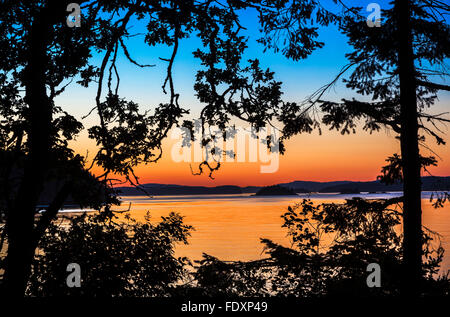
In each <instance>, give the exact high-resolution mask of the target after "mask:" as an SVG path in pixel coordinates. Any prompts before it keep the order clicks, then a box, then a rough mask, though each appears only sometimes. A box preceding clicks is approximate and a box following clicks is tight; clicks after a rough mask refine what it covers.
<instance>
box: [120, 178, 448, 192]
mask: <svg viewBox="0 0 450 317" xmlns="http://www.w3.org/2000/svg"><path fill="white" fill-rule="evenodd" d="M422 184H423V185H422V189H423V190H424V191H444V190H450V177H431V176H428V177H422ZM278 185H279V186H281V187H284V188H286V189H288V190H290V191H292V192H295V193H309V192H320V193H359V192H390V191H401V190H402V184H401V183H397V184H393V185H385V184H383V183H381V182H380V181H371V182H352V181H334V182H309V181H294V182H290V183H282V184H278ZM141 187H142V188H143V189H145V190H146V191H147V192H148V193H149V194H150V195H155V196H157V195H221V194H243V193H256V192H258V191H259V190H260V189H261V188H262V187H261V186H247V187H239V186H234V185H226V186H216V187H206V186H183V185H173V184H143V185H141ZM116 189H118V190H119V191H120V195H121V196H140V195H145V193H144V192H143V191H141V190H139V189H136V188H134V187H119V188H116Z"/></svg>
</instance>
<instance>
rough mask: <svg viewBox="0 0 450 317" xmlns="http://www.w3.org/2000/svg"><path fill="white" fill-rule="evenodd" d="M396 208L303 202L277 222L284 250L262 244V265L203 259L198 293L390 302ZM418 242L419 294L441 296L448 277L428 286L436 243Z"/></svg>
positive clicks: (395, 268) (391, 203)
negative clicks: (373, 268)
mask: <svg viewBox="0 0 450 317" xmlns="http://www.w3.org/2000/svg"><path fill="white" fill-rule="evenodd" d="M398 202H399V200H397V199H393V200H370V201H369V200H364V199H360V198H354V199H350V200H347V201H346V202H345V203H343V204H336V203H325V204H321V205H314V204H313V203H312V202H311V201H310V200H303V201H302V202H301V203H298V204H296V205H294V206H292V207H289V208H288V211H287V212H286V213H284V214H283V215H282V218H283V219H284V224H283V227H285V228H287V230H288V236H289V237H290V240H291V246H290V247H285V246H282V245H279V244H277V243H274V242H273V241H271V240H268V239H262V240H261V241H262V243H263V244H264V245H265V248H266V253H267V254H268V255H269V258H267V259H264V260H260V261H253V262H236V263H230V262H222V261H220V260H218V259H216V258H213V257H211V256H209V255H205V256H204V259H203V260H202V261H200V263H199V264H200V266H199V268H198V271H197V273H196V277H197V280H198V283H199V284H198V285H199V287H200V288H201V289H203V290H204V291H205V293H206V294H208V292H211V290H213V289H214V291H215V293H213V294H221V295H238V296H243V295H245V296H260V295H272V296H299V297H316V296H344V295H349V296H396V295H398V294H399V288H400V283H401V279H400V278H401V271H402V239H403V237H402V234H401V233H399V231H400V230H399V229H400V228H399V225H400V224H401V218H402V214H401V211H400V208H399V207H398V206H397V207H396V205H397V204H398ZM423 241H424V244H423V257H424V261H425V262H424V265H423V274H422V277H423V279H422V283H423V285H424V287H423V290H424V294H428V295H430V294H434V295H435V294H441V295H443V294H448V293H449V291H450V280H449V279H448V277H447V276H448V275H443V276H440V277H438V278H436V274H437V272H438V270H439V263H440V262H441V260H442V257H443V252H444V250H443V248H442V247H441V245H440V242H439V237H438V236H437V235H436V234H434V233H432V232H430V231H427V230H424V231H423ZM369 263H377V264H379V265H380V267H381V278H382V281H381V288H369V287H367V284H366V278H367V276H368V273H367V271H366V268H367V265H368V264H369ZM216 285H217V288H214V286H216Z"/></svg>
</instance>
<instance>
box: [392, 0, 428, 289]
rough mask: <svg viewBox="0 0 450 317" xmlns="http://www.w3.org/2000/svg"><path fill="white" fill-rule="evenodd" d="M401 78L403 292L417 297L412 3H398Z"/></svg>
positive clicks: (417, 177) (419, 267)
mask: <svg viewBox="0 0 450 317" xmlns="http://www.w3.org/2000/svg"><path fill="white" fill-rule="evenodd" d="M395 7H396V15H397V19H398V20H397V21H398V36H399V51H398V71H399V78H400V120H401V135H400V142H401V156H402V168H403V179H404V180H403V232H404V241H403V262H404V276H403V292H404V294H406V295H409V296H411V295H413V296H417V295H418V294H419V291H420V282H421V276H422V210H421V179H420V170H421V166H420V156H419V143H418V122H417V119H418V112H417V98H416V81H415V67H414V53H413V46H412V32H411V14H412V13H411V6H410V1H409V0H397V1H396V4H395Z"/></svg>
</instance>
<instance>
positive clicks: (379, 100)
mask: <svg viewBox="0 0 450 317" xmlns="http://www.w3.org/2000/svg"><path fill="white" fill-rule="evenodd" d="M339 2H340V3H341V4H343V5H344V6H345V4H344V1H339ZM361 9H362V8H359V7H351V8H349V7H346V6H345V13H344V14H343V17H342V19H341V20H340V29H341V30H342V32H343V33H344V34H345V35H347V37H348V39H349V43H350V44H351V45H352V46H353V47H354V49H355V50H354V51H353V52H352V53H349V54H347V58H348V59H349V64H348V65H347V66H345V67H344V68H343V71H342V72H341V73H340V74H339V76H338V78H339V77H340V76H343V75H344V73H345V72H346V71H348V70H350V69H352V72H351V75H350V76H349V77H348V78H347V79H345V80H344V82H345V83H346V85H347V87H349V88H351V89H354V90H355V91H356V92H357V93H358V94H361V95H369V96H371V97H372V100H373V102H363V101H358V100H355V99H353V100H345V99H344V100H343V101H342V103H336V102H322V101H321V100H320V97H321V96H322V94H323V92H324V91H326V90H327V89H328V88H329V87H331V85H332V84H334V83H335V81H336V80H337V79H338V78H336V80H335V81H333V83H332V84H330V85H327V86H325V87H324V88H323V89H321V90H320V91H319V92H318V94H319V95H318V98H316V99H315V100H313V101H312V103H313V104H314V103H315V102H316V101H319V103H321V106H320V107H321V109H322V110H323V111H324V112H325V115H324V117H323V122H324V123H326V124H328V125H330V127H331V128H332V129H337V130H340V131H341V133H343V134H344V133H349V132H350V131H352V130H353V131H354V129H355V127H356V121H357V120H358V119H361V118H364V119H365V120H366V121H365V124H364V129H365V130H369V131H374V130H379V129H380V128H381V126H386V127H388V128H392V130H393V131H394V132H396V133H398V135H399V140H400V149H401V155H400V156H398V155H394V156H393V157H390V158H389V159H388V161H389V165H388V166H386V167H385V168H383V176H382V177H381V179H382V180H383V181H386V182H393V181H396V180H402V181H403V231H404V235H405V238H404V244H403V259H404V264H405V267H404V274H403V275H404V291H405V293H409V294H418V292H419V289H418V287H419V285H420V277H421V276H422V272H421V270H422V267H421V263H422V250H421V245H422V225H421V224H422V222H421V214H422V213H421V180H420V177H421V168H422V167H423V168H426V167H427V166H429V165H435V164H436V160H435V158H434V157H422V156H421V155H420V154H419V144H422V145H424V146H426V145H425V144H426V143H425V135H429V136H431V137H432V138H434V139H435V140H436V142H437V144H444V143H445V142H444V140H443V138H442V136H441V135H440V132H441V131H440V129H439V126H438V125H437V124H438V123H446V122H448V121H449V120H448V119H446V118H445V116H442V115H433V114H429V113H427V109H428V108H429V107H430V106H432V105H433V104H434V102H435V99H436V98H437V95H436V93H437V91H438V90H440V89H444V90H449V89H450V87H448V86H446V85H442V84H437V83H434V82H432V81H431V78H432V77H433V76H441V77H444V78H445V77H447V78H448V76H449V73H448V71H447V67H446V65H445V62H446V59H447V58H448V57H449V56H450V45H449V44H450V43H449V38H450V36H449V35H450V28H449V26H448V24H447V20H446V17H447V16H448V14H449V12H450V7H449V6H448V5H447V4H445V3H443V2H441V1H434V0H424V1H421V0H417V1H416V0H414V1H400V0H399V1H393V2H391V7H390V8H389V9H385V10H382V20H381V26H380V27H368V25H367V23H366V17H365V16H363V15H362V14H361ZM316 97H317V96H316Z"/></svg>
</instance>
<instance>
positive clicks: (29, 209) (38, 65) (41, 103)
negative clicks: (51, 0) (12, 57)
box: [4, 8, 52, 297]
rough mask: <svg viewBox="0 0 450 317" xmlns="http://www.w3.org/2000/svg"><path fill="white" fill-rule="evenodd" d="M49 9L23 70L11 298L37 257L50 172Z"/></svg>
mask: <svg viewBox="0 0 450 317" xmlns="http://www.w3.org/2000/svg"><path fill="white" fill-rule="evenodd" d="M47 13H48V12H47V8H44V9H43V10H42V11H41V13H40V14H38V16H37V17H36V18H35V20H34V22H33V24H32V26H31V29H30V33H29V35H28V43H27V44H28V45H29V53H28V56H27V59H28V64H27V66H26V68H25V70H24V84H25V91H26V93H25V101H26V103H27V104H28V107H29V111H30V112H29V117H28V120H29V123H30V127H29V130H28V131H27V132H28V142H29V143H28V144H29V153H28V156H27V159H26V163H25V168H24V176H23V180H22V182H21V185H20V188H19V191H18V193H17V196H16V199H15V201H14V205H13V207H12V210H9V211H8V215H7V216H8V218H7V232H8V255H7V258H6V268H5V276H4V278H5V279H4V281H5V290H6V295H7V296H10V297H21V296H23V295H24V292H25V288H26V283H27V281H28V277H29V274H30V270H31V262H32V260H33V256H34V248H33V227H34V216H35V213H36V205H37V201H38V199H39V195H40V192H41V190H42V187H43V183H44V177H45V174H46V171H47V169H48V163H47V162H48V160H49V152H50V151H49V149H50V129H51V123H52V102H51V100H50V99H49V97H48V96H47V92H46V85H45V82H46V65H47V64H48V60H47V43H48V41H49V38H50V36H51V29H52V26H51V24H50V21H49V19H48V14H47Z"/></svg>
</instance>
